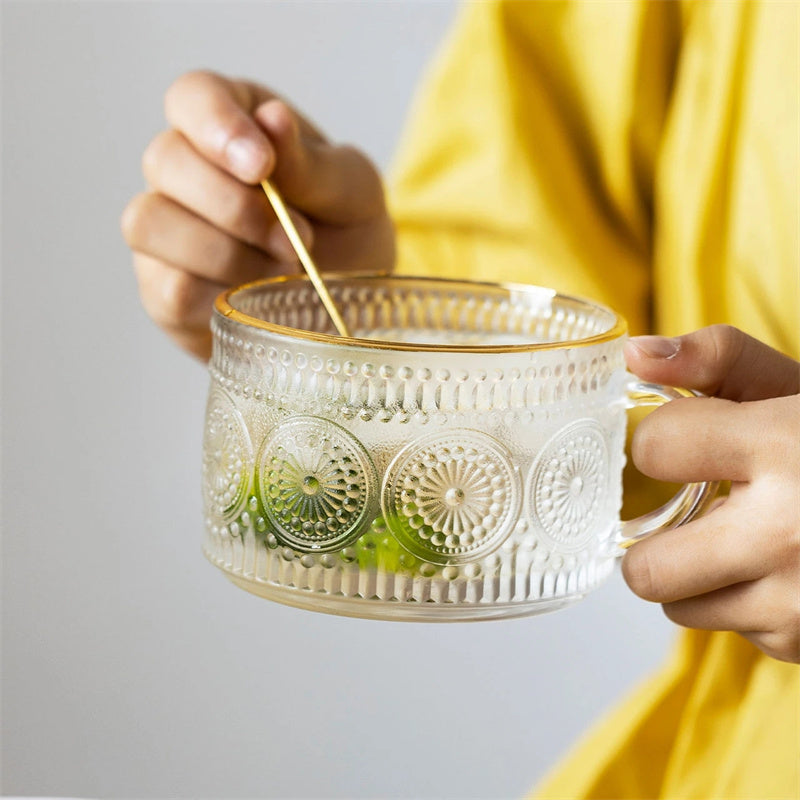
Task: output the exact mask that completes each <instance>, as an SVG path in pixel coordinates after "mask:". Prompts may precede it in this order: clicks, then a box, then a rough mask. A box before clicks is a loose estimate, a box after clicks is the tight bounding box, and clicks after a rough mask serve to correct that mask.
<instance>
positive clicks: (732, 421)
mask: <svg viewBox="0 0 800 800" xmlns="http://www.w3.org/2000/svg"><path fill="white" fill-rule="evenodd" d="M759 405H760V403H758V402H754V403H735V402H733V401H731V400H720V399H718V398H714V397H687V398H682V399H680V400H672V401H671V402H669V403H667V404H666V405H664V406H662V407H661V408H659V409H657V410H656V411H654V412H653V413H652V414H650V415H649V416H647V417H646V418H645V419H644V420H642V422H640V423H639V425H638V426H637V428H636V431H635V433H634V436H633V445H632V451H633V460H634V463H635V464H636V467H637V468H638V469H639V470H640V471H641V472H643V473H644V474H645V475H648V476H649V477H651V478H656V479H658V480H662V481H673V482H677V483H690V482H694V481H724V480H728V481H747V480H750V479H751V478H752V477H753V475H754V473H755V472H756V471H757V468H758V464H759V460H760V458H761V456H760V455H759V453H760V452H761V450H762V449H763V448H764V447H766V448H769V447H770V444H769V441H770V438H771V435H772V432H771V431H770V430H769V426H768V425H767V424H765V420H764V419H763V415H762V414H760V413H759V409H758V406H759Z"/></svg>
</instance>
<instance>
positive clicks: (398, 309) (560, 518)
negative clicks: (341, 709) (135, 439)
mask: <svg viewBox="0 0 800 800" xmlns="http://www.w3.org/2000/svg"><path fill="white" fill-rule="evenodd" d="M327 283H328V286H329V289H330V291H331V295H332V296H333V298H334V300H335V302H336V303H337V305H338V307H339V309H340V310H341V311H342V314H343V316H344V319H345V321H346V323H347V326H348V328H349V330H350V331H352V332H353V338H349V339H347V338H341V337H339V336H337V335H336V333H335V331H334V330H333V328H332V326H331V323H330V320H329V319H328V317H327V314H326V312H325V310H324V308H323V306H322V304H321V303H320V301H319V300H318V298H317V296H316V293H315V292H314V289H313V287H312V285H311V284H310V283H309V281H308V280H307V279H306V278H305V277H300V276H298V277H290V278H278V279H270V280H266V281H261V282H258V283H254V284H250V285H247V286H244V287H240V288H237V289H233V290H231V291H229V292H226V293H225V294H223V295H221V296H220V297H219V298H218V300H217V303H216V307H215V313H214V318H213V321H212V329H213V336H214V350H213V355H212V358H211V362H210V365H209V369H210V391H209V397H208V406H207V413H206V423H205V436H204V442H203V497H204V516H205V528H206V532H205V544H204V552H205V554H206V556H207V557H208V558H209V559H210V561H211V562H212V563H214V564H216V565H217V566H218V567H219V568H220V569H222V570H223V572H224V573H225V574H226V575H228V577H229V578H231V579H232V580H233V581H234V582H235V583H236V584H238V585H239V586H241V587H242V588H244V589H247V590H248V591H250V592H253V593H255V594H258V595H261V596H263V597H266V598H269V599H272V600H277V601H279V602H282V603H287V604H289V605H293V606H299V607H302V608H308V609H313V610H318V611H326V612H329V613H336V614H346V615H351V616H358V617H370V618H377V619H395V620H440V621H445V620H473V619H490V618H502V617H513V616H523V615H529V614H537V613H540V612H543V611H550V610H553V609H555V608H559V607H561V606H564V605H566V604H568V603H571V602H573V601H575V600H578V599H580V598H581V597H583V596H584V595H585V594H586V593H587V592H589V591H591V590H592V589H593V588H594V587H596V586H598V585H599V584H600V583H601V582H602V581H603V580H604V579H605V578H606V577H607V576H608V575H609V574H610V573H611V571H612V568H613V564H614V561H615V559H616V558H617V557H618V556H619V555H620V554H621V553H622V552H623V548H624V546H625V545H626V544H627V543H629V542H631V541H635V540H636V539H638V538H641V537H642V536H646V535H650V534H652V533H655V532H658V531H661V530H666V529H668V528H671V527H674V526H676V525H679V524H681V523H682V522H685V521H687V520H688V519H690V518H691V517H692V516H694V515H695V514H696V513H697V512H698V511H699V510H700V509H701V508H702V507H703V506H704V505H705V504H706V502H707V500H708V499H709V498H710V497H711V496H712V495H713V492H714V488H715V487H714V486H713V485H712V484H705V483H701V484H689V485H687V486H684V487H683V488H681V489H680V490H679V492H678V494H677V495H676V496H675V497H674V498H672V500H671V501H669V502H668V503H667V504H666V505H664V506H662V507H661V508H659V509H657V510H655V511H654V512H652V513H650V514H647V515H645V516H644V517H639V518H637V519H634V520H631V521H620V507H621V504H622V468H623V465H624V461H625V453H624V443H625V429H626V416H627V414H626V412H627V409H629V408H631V407H633V406H635V405H658V404H661V403H663V402H667V401H668V400H670V399H672V398H674V397H679V396H684V395H687V394H690V392H687V391H684V390H680V389H673V388H670V387H663V386H657V385H653V384H645V383H642V382H640V381H639V380H637V379H636V378H634V377H633V376H631V375H630V374H629V373H627V372H626V370H625V365H624V362H623V356H622V348H623V343H624V340H625V336H626V326H625V322H624V321H623V320H622V319H621V318H620V317H619V315H617V314H616V313H614V312H613V311H611V310H609V309H607V308H605V307H603V306H600V305H598V304H596V303H593V302H590V301H587V300H582V299H578V298H573V297H566V296H562V295H559V294H557V293H556V292H554V291H552V290H550V289H545V288H542V287H535V286H521V285H495V284H486V283H475V282H466V281H450V280H438V279H424V278H410V277H379V276H364V277H353V276H344V275H342V276H329V277H328V279H327Z"/></svg>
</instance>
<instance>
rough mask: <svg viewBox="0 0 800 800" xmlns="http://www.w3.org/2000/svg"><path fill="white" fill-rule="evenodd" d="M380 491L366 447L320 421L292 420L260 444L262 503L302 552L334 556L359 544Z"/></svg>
mask: <svg viewBox="0 0 800 800" xmlns="http://www.w3.org/2000/svg"><path fill="white" fill-rule="evenodd" d="M377 487H378V477H377V473H376V471H375V467H374V465H373V463H372V459H371V458H370V457H369V454H368V453H367V451H366V449H365V448H364V446H363V445H362V444H361V443H360V442H359V441H358V439H356V438H355V437H354V436H353V435H352V434H351V433H349V432H348V431H346V430H345V429H344V428H342V427H340V426H339V425H336V424H335V423H332V422H329V421H327V420H324V419H321V418H319V417H313V416H298V417H292V418H291V419H288V420H286V421H285V422H282V423H280V424H279V425H278V426H276V427H275V428H274V429H273V430H272V432H271V433H270V434H269V435H268V436H267V438H266V439H265V441H264V443H263V445H262V448H261V456H260V458H259V463H258V489H259V494H260V498H261V502H262V504H263V506H264V510H265V512H266V515H267V518H268V521H269V523H270V524H271V526H272V527H273V529H274V531H275V534H276V535H277V536H278V537H279V538H280V539H281V540H282V541H283V542H284V543H285V544H288V545H290V546H291V547H293V548H295V549H296V550H299V551H301V552H312V551H313V552H330V551H332V550H338V549H340V548H341V547H344V546H345V545H347V544H349V543H350V542H352V541H353V540H355V539H357V538H358V537H359V536H360V535H361V534H362V533H363V532H364V529H365V528H366V527H367V526H368V525H369V523H370V522H371V521H372V519H373V517H374V516H375V514H376V513H377V508H376V505H377Z"/></svg>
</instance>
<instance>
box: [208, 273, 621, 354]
mask: <svg viewBox="0 0 800 800" xmlns="http://www.w3.org/2000/svg"><path fill="white" fill-rule="evenodd" d="M325 281H326V283H327V284H328V285H330V284H331V283H336V282H354V283H364V282H366V283H372V282H376V283H377V282H399V283H402V284H404V285H405V286H408V287H409V288H413V287H414V286H420V287H422V288H426V287H434V286H440V287H442V288H443V289H448V288H449V289H457V288H458V287H463V288H484V289H490V290H498V289H499V290H503V291H507V292H517V293H522V294H527V295H531V294H534V293H535V294H539V295H542V297H543V299H544V298H549V300H550V301H551V302H552V301H554V300H556V299H557V298H560V299H561V300H565V301H567V302H569V303H573V304H578V305H584V306H588V307H590V308H593V309H597V310H600V311H603V312H605V313H606V314H609V315H610V316H611V318H612V320H613V322H612V324H611V326H610V327H609V329H608V330H607V331H604V332H602V333H597V334H594V335H592V336H585V337H582V338H578V339H566V340H564V341H558V342H523V343H516V344H438V343H424V342H423V343H416V342H413V343H412V342H402V341H392V340H389V339H365V338H362V337H357V336H340V335H339V334H334V333H319V332H317V331H307V330H303V329H301V328H292V327H290V326H288V325H278V324H277V323H274V322H268V321H266V320H263V319H260V318H258V317H254V316H251V315H250V314H246V313H245V312H243V311H239V310H238V309H236V308H234V307H233V305H232V304H231V297H232V296H233V295H234V294H236V293H237V292H243V291H246V290H251V289H256V288H259V287H261V286H269V285H275V284H280V283H304V284H310V283H311V281H310V280H309V278H308V276H307V275H305V274H294V275H278V276H274V277H270V278H261V279H259V280H256V281H250V282H248V283H244V284H241V285H239V286H232V287H231V288H229V289H226V290H225V291H224V292H221V293H220V294H219V295H218V296H217V298H216V300H215V301H214V312H215V313H216V314H219V315H220V316H222V317H224V318H226V319H230V320H233V321H234V322H237V323H239V324H240V325H245V326H247V327H251V328H258V329H260V330H265V331H269V332H270V333H274V334H279V335H281V336H287V337H290V338H293V339H301V340H305V341H313V342H319V343H323V344H331V345H337V346H340V347H341V346H346V347H360V348H365V349H370V350H395V351H398V350H399V351H407V352H423V353H432V352H437V353H438V352H443V353H530V352H539V351H542V350H559V349H565V348H574V347H588V346H591V345H597V344H602V343H603V342H610V341H613V340H614V339H618V338H620V337H622V336H624V335H625V334H626V333H627V330H628V325H627V322H626V320H625V318H624V317H623V316H622V315H621V314H619V313H618V312H616V311H614V310H613V309H612V308H610V307H608V306H606V305H604V304H602V303H598V302H597V301H595V300H589V299H588V298H585V297H580V296H578V295H570V294H565V293H563V292H559V291H557V290H555V289H550V288H547V287H544V286H538V285H535V284H525V283H514V282H502V281H498V282H495V281H475V280H469V279H456V278H437V277H431V276H418V275H403V274H385V273H382V274H376V273H369V274H365V273H357V272H353V273H347V272H328V273H326V274H325Z"/></svg>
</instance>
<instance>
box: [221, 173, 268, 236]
mask: <svg viewBox="0 0 800 800" xmlns="http://www.w3.org/2000/svg"><path fill="white" fill-rule="evenodd" d="M220 209H222V212H221V213H222V225H223V227H224V228H225V229H226V230H229V231H233V232H235V233H237V234H239V235H242V236H243V237H244V238H246V239H248V240H250V239H252V238H253V237H254V236H255V237H257V238H263V235H264V229H265V228H266V221H267V216H266V214H265V212H264V206H263V205H260V204H259V203H258V202H257V201H256V200H255V198H254V197H253V194H252V192H250V191H248V190H247V189H245V188H244V187H241V188H240V187H238V186H237V187H235V188H234V189H233V190H231V191H229V192H225V193H224V195H223V196H222V197H220Z"/></svg>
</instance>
